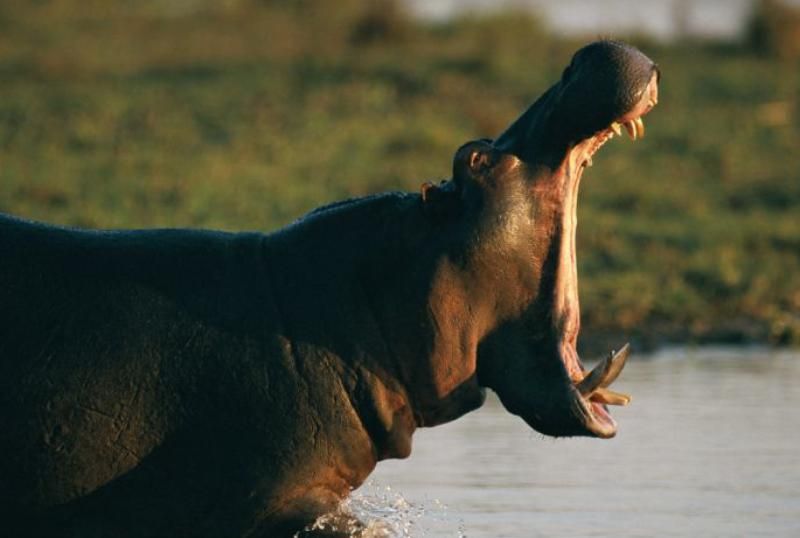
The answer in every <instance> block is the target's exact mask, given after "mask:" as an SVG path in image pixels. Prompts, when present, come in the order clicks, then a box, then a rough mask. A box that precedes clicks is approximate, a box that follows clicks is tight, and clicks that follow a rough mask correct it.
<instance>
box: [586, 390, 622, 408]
mask: <svg viewBox="0 0 800 538" xmlns="http://www.w3.org/2000/svg"><path fill="white" fill-rule="evenodd" d="M589 400H590V401H592V402H598V403H604V404H608V405H628V404H629V403H631V397H630V396H629V395H628V394H623V393H621V392H614V391H613V390H608V389H603V388H600V389H597V390H596V391H594V392H593V393H592V394H591V396H589Z"/></svg>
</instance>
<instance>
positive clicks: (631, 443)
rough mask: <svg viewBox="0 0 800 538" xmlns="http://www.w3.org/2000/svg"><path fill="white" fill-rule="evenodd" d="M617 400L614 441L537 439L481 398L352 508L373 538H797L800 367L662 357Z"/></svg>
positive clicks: (674, 354)
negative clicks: (622, 403)
mask: <svg viewBox="0 0 800 538" xmlns="http://www.w3.org/2000/svg"><path fill="white" fill-rule="evenodd" d="M615 388H617V389H618V390H621V391H624V392H629V393H630V394H632V395H633V398H634V399H633V402H632V403H631V405H630V406H628V407H626V408H614V409H612V412H614V416H615V417H616V419H617V421H618V422H619V424H620V432H619V434H618V436H617V437H616V438H615V439H613V440H610V441H600V440H591V439H562V440H553V439H548V438H544V437H542V436H541V435H538V434H536V433H533V432H532V431H531V430H529V429H528V428H527V427H526V426H525V424H524V423H523V422H522V421H521V420H519V419H517V418H516V417H513V416H511V415H509V414H508V413H507V412H505V411H504V410H503V408H502V406H501V405H500V403H499V402H498V401H497V400H496V399H494V398H490V400H489V401H488V402H487V405H485V406H484V407H483V408H482V409H480V410H478V411H476V412H474V413H472V414H470V415H467V416H466V417H463V418H461V419H459V420H458V421H456V422H453V423H451V424H448V425H445V426H440V427H438V428H433V429H430V430H421V431H418V433H417V434H416V435H415V438H414V450H413V453H412V456H411V457H410V458H409V459H408V460H404V461H387V462H382V463H380V464H379V465H378V469H377V470H376V472H375V473H373V475H372V477H371V482H370V483H369V484H368V485H366V486H364V487H362V488H361V489H360V490H359V491H357V492H356V493H355V494H354V495H353V498H352V499H351V501H350V505H351V506H350V508H351V510H353V511H355V512H357V513H359V514H361V516H362V517H363V518H364V519H366V520H368V521H369V522H371V525H372V531H370V533H369V535H371V536H373V537H383V536H387V537H406V536H412V537H418V536H425V537H462V536H463V537H469V538H478V537H486V538H488V537H492V538H497V537H530V536H571V537H575V536H614V537H634V536H636V537H649V536H681V537H696V536H800V354H797V353H794V354H792V353H789V352H771V351H764V350H724V349H697V350H671V351H669V352H661V353H658V354H656V355H652V356H649V357H647V358H644V359H643V358H641V357H639V360H635V361H632V362H630V363H629V364H628V366H627V367H626V370H625V372H623V374H622V376H621V377H620V379H619V380H618V381H617V382H616V383H615Z"/></svg>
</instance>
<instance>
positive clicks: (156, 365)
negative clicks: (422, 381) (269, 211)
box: [0, 194, 480, 536]
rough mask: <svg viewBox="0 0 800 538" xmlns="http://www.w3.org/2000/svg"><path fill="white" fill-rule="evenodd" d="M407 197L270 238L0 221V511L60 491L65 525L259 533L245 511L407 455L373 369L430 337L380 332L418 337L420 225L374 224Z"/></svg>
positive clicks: (399, 400)
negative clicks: (409, 232)
mask: <svg viewBox="0 0 800 538" xmlns="http://www.w3.org/2000/svg"><path fill="white" fill-rule="evenodd" d="M414 198H419V196H405V195H400V194H388V195H384V196H380V197H375V198H373V199H370V200H362V201H358V202H352V203H351V204H347V205H346V206H345V205H343V204H339V205H337V206H335V207H334V208H332V209H330V210H318V211H316V212H315V213H314V214H313V215H312V216H310V217H309V218H307V219H306V220H305V221H302V222H299V223H297V224H295V225H294V226H292V227H290V228H288V229H286V230H283V231H281V232H279V233H276V234H273V235H264V234H257V233H241V234H228V233H219V232H206V231H192V230H152V231H119V232H88V231H77V230H67V229H61V228H53V227H49V226H44V225H39V224H33V223H28V222H24V221H21V220H16V219H12V218H8V217H1V218H0V253H2V258H3V259H4V260H6V261H5V262H4V263H3V266H2V270H0V304H3V305H4V308H3V309H2V312H0V342H2V344H3V346H2V348H3V354H2V363H0V364H2V370H1V371H0V372H2V373H0V382H2V385H0V401H2V402H3V403H2V406H0V413H2V423H3V424H4V428H3V429H2V430H0V450H2V453H3V454H6V455H7V457H6V458H4V459H3V460H2V462H0V473H1V474H0V476H2V477H3V480H2V482H0V483H2V484H4V486H0V487H5V488H8V491H9V492H13V496H12V497H11V498H10V499H8V501H9V502H5V503H4V507H3V508H4V509H7V510H8V512H9V516H7V517H3V519H2V521H10V520H13V519H14V518H18V517H19V516H20V515H27V514H25V512H26V510H27V509H28V508H29V507H36V508H37V509H49V508H50V507H55V506H58V510H57V511H58V512H61V513H63V514H64V517H62V518H60V519H59V520H57V521H56V520H54V521H56V525H57V526H58V527H61V526H62V525H66V523H65V522H67V521H73V520H75V519H76V516H75V515H76V514H79V515H80V518H78V519H80V520H81V523H80V524H81V525H82V526H83V527H82V528H77V529H76V533H77V534H79V531H83V530H84V528H90V529H91V528H92V527H93V526H96V527H97V528H101V529H113V534H114V535H116V536H124V535H126V532H128V531H129V530H130V529H131V527H141V528H142V532H141V533H139V534H145V535H161V534H163V533H165V532H168V533H174V532H180V529H190V528H191V529H199V530H200V533H201V534H204V535H209V536H213V535H240V534H247V533H250V532H256V531H257V530H261V531H263V530H264V529H261V528H260V526H259V523H258V521H259V518H258V517H256V515H260V516H262V518H260V519H268V520H270V521H272V522H273V526H274V524H276V523H281V522H282V521H281V520H284V519H285V520H287V525H288V526H289V527H293V526H296V524H295V521H294V520H298V519H302V520H303V522H305V520H306V519H307V517H305V516H306V513H307V512H309V511H310V510H312V509H313V510H312V511H315V513H316V511H318V510H322V511H324V510H329V509H331V508H332V507H333V506H335V504H336V502H338V500H339V499H340V498H341V497H342V496H343V495H345V494H346V493H347V492H348V491H349V489H350V488H351V487H353V484H360V483H361V482H362V481H363V480H364V478H365V477H366V475H367V474H369V472H370V471H372V469H373V468H374V466H375V463H376V461H377V460H378V459H379V458H385V457H403V456H406V455H408V453H409V451H410V435H411V433H412V432H413V430H414V428H415V426H416V422H415V419H414V417H413V415H412V411H411V407H410V406H409V405H408V402H407V396H406V394H405V390H404V389H403V388H402V386H400V385H399V384H398V382H397V381H396V380H394V379H391V378H388V377H387V378H386V381H385V383H384V382H383V381H381V377H382V376H383V375H384V372H382V371H381V370H382V369H381V368H379V367H378V366H377V365H379V364H386V363H387V362H392V361H402V360H403V356H402V355H400V354H401V353H422V350H421V349H408V350H404V349H396V348H395V349H393V350H390V349H387V344H386V342H387V340H386V338H390V339H399V340H400V341H407V342H408V345H409V347H411V346H417V347H419V348H422V347H424V346H425V342H424V341H422V340H420V339H419V328H418V327H416V326H413V327H410V324H411V322H412V320H411V319H399V316H398V315H397V314H396V313H395V311H397V310H402V309H408V308H409V307H412V305H413V302H414V297H413V290H414V289H420V286H419V285H416V283H415V282H413V280H409V279H408V276H409V275H416V276H417V278H418V279H419V282H420V283H422V282H423V281H424V280H425V278H426V275H425V274H424V273H425V271H426V270H428V271H429V270H430V268H426V267H424V265H425V264H424V263H420V260H423V259H425V256H424V251H425V248H424V245H423V244H422V243H424V242H425V241H426V240H427V239H429V238H426V237H424V236H423V234H418V235H416V236H409V237H402V236H400V237H398V236H396V235H395V236H394V237H387V235H386V234H387V232H388V229H384V230H381V229H376V228H375V227H371V226H370V225H369V223H370V222H374V221H373V220H372V219H375V218H376V217H379V218H380V219H385V221H386V222H387V223H394V224H396V223H397V222H398V221H402V220H410V221H413V220H414V219H415V218H416V219H420V218H421V217H422V215H421V212H420V211H419V207H418V206H419V202H418V200H414ZM331 220H336V227H335V228H334V227H332V226H331V225H330V221H331ZM412 228H413V226H412ZM417 229H419V230H423V228H421V227H418V228H417ZM297 236H300V237H302V238H303V240H302V241H297V240H296V238H297ZM415 243H417V244H415ZM401 276H403V277H404V278H401ZM402 287H405V288H407V289H406V290H402V291H400V290H397V289H396V288H402ZM390 288H395V290H391V289H390ZM368 290H371V292H370V291H368ZM398 292H399V293H400V294H401V295H395V294H398ZM390 294H391V295H395V296H403V297H405V302H404V304H403V305H402V309H401V308H399V307H400V306H401V305H397V304H392V303H390V302H388V301H387V300H386V297H384V296H382V295H390ZM417 295H421V294H420V293H419V292H418V293H417ZM416 307H417V308H423V307H424V305H416ZM409 317H410V316H409ZM309 321H310V322H309ZM410 329H411V330H414V331H415V334H416V335H417V338H408V339H406V338H404V335H403V331H408V330H410ZM408 336H410V335H408ZM392 353H395V354H397V355H392ZM371 363H375V364H376V367H374V368H369V365H370V364H371ZM419 375H422V373H420V374H419ZM310 380H313V382H312V381H310ZM476 390H477V389H476ZM477 394H478V396H476V399H477V398H480V391H478V393H477ZM420 397H421V395H420ZM462 402H463V405H464V408H463V409H460V410H458V411H457V412H458V413H459V414H460V413H463V412H466V411H468V410H470V409H471V408H474V407H476V406H478V405H479V404H480V401H474V402H472V403H471V407H468V406H467V405H466V404H467V400H462ZM435 407H436V405H435V404H434V405H432V406H431V408H432V410H434V411H435V409H433V408H435ZM448 412H452V411H451V410H445V413H448ZM452 418H455V417H452ZM8 456H10V457H8ZM332 470H335V472H332ZM299 484H303V486H302V487H300V486H299ZM296 497H297V498H302V499H303V505H304V506H303V507H302V509H298V510H294V509H289V510H287V508H286V507H287V506H289V507H290V508H291V504H292V502H293V499H294V498H296ZM118 498H124V499H125V503H124V505H122V506H119V505H118V503H117V500H116V499H118ZM310 500H313V501H316V502H317V503H318V506H312V505H309V502H310ZM312 504H313V503H312ZM175 507H179V510H177V511H176V509H175ZM276 511H280V512H281V514H282V515H281V516H280V517H275V516H274V514H275V512H276ZM295 511H296V512H297V513H294V512H295ZM10 515H14V516H15V517H14V518H11V517H10ZM30 516H31V517H30V519H31V520H32V521H41V515H40V514H39V513H38V512H37V511H36V510H34V511H33V512H32V513H31V514H30ZM263 516H265V517H263ZM83 519H87V522H85V523H84V522H83V521H82V520H83ZM95 519H96V521H95ZM312 519H313V518H312ZM215 522H221V524H222V525H223V526H222V527H217V526H215V525H219V524H220V523H215ZM27 524H29V523H28V522H26V525H27ZM68 527H69V526H68V525H67V528H68ZM22 528H24V526H22ZM195 533H196V531H192V533H191V534H195ZM268 535H269V534H268Z"/></svg>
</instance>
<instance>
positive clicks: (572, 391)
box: [423, 41, 660, 438]
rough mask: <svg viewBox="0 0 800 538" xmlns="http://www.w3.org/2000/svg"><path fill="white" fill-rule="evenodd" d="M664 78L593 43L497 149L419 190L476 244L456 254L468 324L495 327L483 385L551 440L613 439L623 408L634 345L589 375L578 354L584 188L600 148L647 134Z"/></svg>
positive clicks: (621, 50)
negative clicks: (612, 407)
mask: <svg viewBox="0 0 800 538" xmlns="http://www.w3.org/2000/svg"><path fill="white" fill-rule="evenodd" d="M659 78H660V73H659V70H658V68H657V66H656V64H654V63H653V62H652V61H651V60H650V59H649V58H647V56H645V55H644V54H643V53H641V52H640V51H638V50H637V49H635V48H633V47H631V46H629V45H626V44H622V43H619V42H614V41H599V42H596V43H592V44H590V45H587V46H586V47H584V48H582V49H580V50H579V51H578V52H577V53H576V54H575V55H574V57H573V58H572V61H571V63H570V64H569V66H568V67H567V68H566V69H565V70H564V72H563V75H562V77H561V80H559V81H558V82H557V83H556V84H554V85H553V86H552V87H551V88H550V89H549V90H547V91H546V92H545V93H544V94H543V95H542V96H541V97H540V98H539V99H538V100H537V101H536V102H535V103H534V104H533V105H532V106H531V107H530V108H529V109H528V110H527V111H526V112H525V113H524V114H523V115H522V116H521V117H520V118H519V119H517V120H516V121H515V122H514V123H513V124H512V125H511V126H510V127H509V128H508V129H507V130H506V131H505V132H504V133H503V134H501V135H500V136H499V137H498V138H497V139H496V140H494V141H491V140H479V141H475V142H470V143H467V144H465V145H464V146H462V147H461V148H460V149H459V150H458V151H457V153H456V156H455V159H454V165H453V178H452V180H451V181H448V182H446V183H444V184H442V185H440V186H438V187H432V188H429V189H427V191H428V192H423V198H425V199H426V200H427V201H429V202H430V203H429V205H430V206H431V208H433V209H435V208H436V207H440V208H443V212H444V213H448V214H451V215H452V214H453V211H454V210H456V209H457V211H458V214H459V215H460V221H461V223H460V225H459V229H460V230H461V233H462V234H463V237H462V241H460V242H459V244H461V245H463V244H464V243H466V244H468V245H470V247H469V248H467V249H464V250H463V251H462V252H464V251H465V252H468V253H469V254H467V255H462V254H459V255H455V254H454V255H453V257H454V258H458V256H461V259H458V260H457V261H456V262H454V264H455V265H460V266H461V267H462V268H464V273H467V274H468V276H466V277H464V278H465V279H466V284H467V286H468V287H470V289H471V293H470V297H471V301H472V304H471V307H470V315H471V316H473V317H474V318H475V319H484V320H491V322H487V323H486V327H487V328H486V334H485V336H484V337H482V338H481V339H480V340H479V342H480V343H479V346H478V353H477V358H476V369H477V380H478V383H479V384H480V385H481V386H484V387H489V388H491V389H492V390H494V391H495V392H496V393H497V395H498V396H499V397H500V399H501V401H502V403H503V405H504V406H505V407H506V408H507V409H508V410H509V411H511V412H512V413H514V414H517V415H519V416H520V417H522V418H523V419H524V420H525V421H526V422H527V423H528V424H529V425H530V426H531V427H532V428H534V429H536V430H537V431H539V432H541V433H544V434H548V435H554V436H569V435H589V436H596V437H603V438H607V437H612V436H613V435H614V434H615V433H616V424H615V422H614V420H613V419H612V418H611V416H610V414H609V413H608V409H607V407H606V404H625V403H627V401H628V397H627V396H626V395H624V394H619V393H616V392H613V391H611V390H609V389H607V388H606V387H607V385H608V384H609V383H611V381H613V380H614V378H615V377H616V375H617V374H618V373H619V371H620V369H621V368H622V365H623V363H624V360H625V357H626V356H627V346H625V347H623V349H622V350H621V351H620V352H617V353H614V352H612V353H611V354H610V355H609V356H608V358H607V359H606V360H605V361H603V362H602V363H601V364H600V365H599V366H598V367H597V368H595V370H593V371H592V372H586V370H585V369H584V367H583V365H582V363H581V360H580V359H579V357H578V354H577V351H576V344H577V337H578V332H579V325H580V313H579V302H578V276H577V267H576V249H575V232H576V227H577V212H576V208H577V197H578V185H579V183H580V179H581V176H582V175H583V172H584V170H585V168H587V167H588V166H590V165H591V163H592V158H593V156H594V154H595V153H596V152H597V150H598V149H599V148H600V147H601V146H602V145H603V144H605V143H606V142H608V141H609V140H611V139H612V138H614V137H616V136H619V135H621V134H622V131H623V130H624V131H627V134H628V135H629V137H630V138H631V139H633V140H636V139H638V138H641V137H642V136H644V131H645V128H644V122H643V120H642V117H643V116H644V115H645V114H647V113H648V112H649V111H650V110H651V109H652V108H653V107H654V106H655V104H656V103H657V101H658V82H659ZM425 190H426V189H424V191H425ZM448 199H449V200H451V202H450V203H449V204H448V203H446V201H447V200H448ZM453 200H455V202H453ZM454 208H455V209H454Z"/></svg>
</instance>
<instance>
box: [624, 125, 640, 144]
mask: <svg viewBox="0 0 800 538" xmlns="http://www.w3.org/2000/svg"><path fill="white" fill-rule="evenodd" d="M623 125H624V127H625V130H626V131H628V136H629V137H630V139H631V140H636V135H637V134H638V133H637V132H636V123H634V121H633V120H628V121H626V122H625V123H623Z"/></svg>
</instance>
